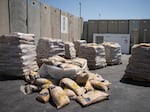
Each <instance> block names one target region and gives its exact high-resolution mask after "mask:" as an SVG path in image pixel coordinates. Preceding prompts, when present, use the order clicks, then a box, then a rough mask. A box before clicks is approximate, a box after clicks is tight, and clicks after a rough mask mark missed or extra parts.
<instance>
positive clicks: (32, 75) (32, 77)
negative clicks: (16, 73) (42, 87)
mask: <svg viewBox="0 0 150 112" xmlns="http://www.w3.org/2000/svg"><path fill="white" fill-rule="evenodd" d="M37 78H40V75H39V74H38V72H34V71H32V70H31V71H30V73H29V74H28V75H25V81H27V82H28V83H31V84H33V83H34V81H35V79H37Z"/></svg>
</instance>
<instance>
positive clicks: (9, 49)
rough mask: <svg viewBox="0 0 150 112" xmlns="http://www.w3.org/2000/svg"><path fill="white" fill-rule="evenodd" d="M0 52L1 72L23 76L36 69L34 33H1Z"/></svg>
mask: <svg viewBox="0 0 150 112" xmlns="http://www.w3.org/2000/svg"><path fill="white" fill-rule="evenodd" d="M0 54H1V55H0V73H1V74H5V75H9V76H24V75H27V74H28V73H29V71H30V70H33V71H36V70H37V69H38V66H37V63H36V46H35V41H34V34H24V33H13V34H9V35H1V36H0Z"/></svg>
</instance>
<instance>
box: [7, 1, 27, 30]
mask: <svg viewBox="0 0 150 112" xmlns="http://www.w3.org/2000/svg"><path fill="white" fill-rule="evenodd" d="M9 14H10V15H9V17H10V18H9V19H10V32H22V33H27V23H26V22H27V2H26V0H9Z"/></svg>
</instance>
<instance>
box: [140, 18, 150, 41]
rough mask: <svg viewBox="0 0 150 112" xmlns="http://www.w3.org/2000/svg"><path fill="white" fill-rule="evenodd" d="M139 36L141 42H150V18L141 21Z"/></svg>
mask: <svg viewBox="0 0 150 112" xmlns="http://www.w3.org/2000/svg"><path fill="white" fill-rule="evenodd" d="M139 37H140V38H139V41H140V42H150V20H141V21H140V32H139Z"/></svg>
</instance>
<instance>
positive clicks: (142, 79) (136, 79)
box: [122, 74, 150, 83]
mask: <svg viewBox="0 0 150 112" xmlns="http://www.w3.org/2000/svg"><path fill="white" fill-rule="evenodd" d="M122 79H129V80H135V81H139V82H149V83H150V79H147V78H144V77H138V76H130V75H126V74H125V75H124V76H123V78H122Z"/></svg>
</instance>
